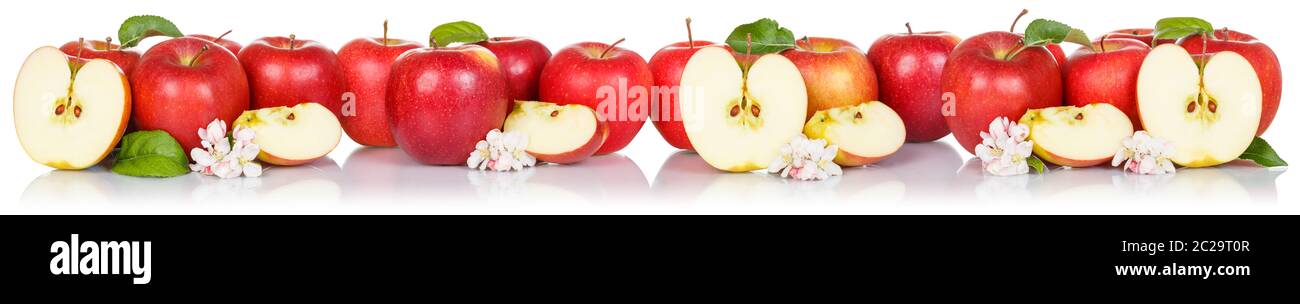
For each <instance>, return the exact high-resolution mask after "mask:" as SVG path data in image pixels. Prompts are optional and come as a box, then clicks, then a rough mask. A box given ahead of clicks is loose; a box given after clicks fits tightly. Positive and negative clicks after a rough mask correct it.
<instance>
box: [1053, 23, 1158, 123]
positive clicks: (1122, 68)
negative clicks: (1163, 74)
mask: <svg viewBox="0 0 1300 304" xmlns="http://www.w3.org/2000/svg"><path fill="white" fill-rule="evenodd" d="M1093 48H1095V49H1097V50H1098V51H1100V52H1094V51H1093V50H1092V49H1090V48H1086V47H1085V48H1079V49H1078V50H1076V51H1074V54H1072V55H1070V59H1069V60H1068V61H1066V64H1065V87H1064V89H1065V104H1066V105H1070V106H1078V107H1082V106H1085V105H1088V104H1093V103H1109V104H1111V105H1114V106H1115V107H1116V108H1119V110H1120V111H1122V112H1124V114H1125V115H1128V118H1129V120H1130V121H1132V122H1133V130H1142V120H1141V119H1140V116H1138V111H1137V110H1138V106H1137V76H1138V71H1139V70H1140V69H1141V68H1142V61H1143V60H1144V59H1146V57H1147V53H1150V52H1151V46H1149V45H1147V44H1146V43H1145V42H1142V41H1139V40H1135V39H1115V38H1107V39H1106V43H1105V45H1104V46H1103V45H1102V43H1101V41H1096V42H1093Z"/></svg>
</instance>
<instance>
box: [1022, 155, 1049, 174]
mask: <svg viewBox="0 0 1300 304" xmlns="http://www.w3.org/2000/svg"><path fill="white" fill-rule="evenodd" d="M1025 162H1026V163H1028V164H1029V168H1033V169H1034V172H1038V174H1043V170H1047V164H1044V163H1043V160H1041V159H1038V156H1037V155H1030V156H1029V158H1026V159H1025Z"/></svg>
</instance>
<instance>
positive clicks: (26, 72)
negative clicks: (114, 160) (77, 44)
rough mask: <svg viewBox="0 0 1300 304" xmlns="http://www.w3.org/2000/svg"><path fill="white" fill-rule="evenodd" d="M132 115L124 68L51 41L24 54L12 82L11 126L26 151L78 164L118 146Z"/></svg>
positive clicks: (65, 165)
mask: <svg viewBox="0 0 1300 304" xmlns="http://www.w3.org/2000/svg"><path fill="white" fill-rule="evenodd" d="M130 115H131V86H130V85H129V84H128V83H127V80H126V74H125V73H123V72H122V69H121V68H118V66H117V65H116V64H113V62H111V61H108V60H104V59H93V60H84V59H81V58H75V57H70V56H68V55H65V54H64V53H63V52H62V51H59V49H56V48H54V47H48V46H47V47H41V48H38V49H36V51H33V52H32V54H31V55H28V56H27V61H26V62H24V63H23V67H22V69H20V70H19V71H18V79H17V81H16V83H15V85H14V128H15V129H16V130H17V131H18V142H19V143H20V144H21V145H22V146H23V150H24V151H26V152H27V156H29V157H31V158H32V160H34V161H36V162H37V163H41V164H43V165H46V166H50V167H53V168H57V169H71V170H80V169H85V168H88V167H91V166H94V165H95V164H98V163H99V161H101V160H103V159H104V157H106V156H108V153H109V152H111V151H113V147H115V146H117V141H118V140H119V139H121V138H122V132H123V131H124V130H125V129H126V122H127V119H128V118H130Z"/></svg>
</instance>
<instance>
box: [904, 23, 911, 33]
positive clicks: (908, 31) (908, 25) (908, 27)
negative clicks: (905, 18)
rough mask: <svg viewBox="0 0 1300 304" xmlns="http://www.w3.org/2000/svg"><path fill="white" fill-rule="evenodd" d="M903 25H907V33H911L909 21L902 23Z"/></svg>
mask: <svg viewBox="0 0 1300 304" xmlns="http://www.w3.org/2000/svg"><path fill="white" fill-rule="evenodd" d="M903 26H906V27H907V34H908V35H912V23H911V22H908V23H903Z"/></svg>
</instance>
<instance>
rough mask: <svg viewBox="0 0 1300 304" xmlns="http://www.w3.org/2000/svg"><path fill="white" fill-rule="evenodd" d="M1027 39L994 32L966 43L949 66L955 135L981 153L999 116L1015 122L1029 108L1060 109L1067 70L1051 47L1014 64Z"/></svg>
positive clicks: (946, 79)
mask: <svg viewBox="0 0 1300 304" xmlns="http://www.w3.org/2000/svg"><path fill="white" fill-rule="evenodd" d="M1021 40H1022V38H1021V36H1020V35H1019V34H1014V33H1010V32H988V33H984V34H979V35H975V36H973V37H970V38H968V39H966V40H965V41H962V42H961V43H960V44H958V45H957V47H956V48H954V49H953V51H952V54H951V55H949V56H948V63H947V64H945V65H944V67H943V78H942V80H941V88H942V90H943V92H950V93H952V94H953V100H952V102H953V104H954V107H953V110H954V111H955V113H948V114H954V115H945V116H944V119H945V121H947V123H948V128H949V129H951V130H952V134H953V137H954V138H956V139H957V142H958V143H960V144H961V146H962V148H965V149H966V151H967V152H971V153H972V154H974V153H975V146H976V145H978V144H979V143H980V136H979V133H980V131H985V132H987V131H988V127H989V123H990V122H992V121H993V119H995V118H998V117H1007V118H1009V119H1012V120H1015V119H1017V118H1018V117H1021V116H1024V115H1025V111H1026V110H1029V109H1036V108H1045V107H1053V106H1059V105H1061V104H1062V102H1061V97H1062V95H1063V93H1062V90H1061V71H1060V68H1059V67H1057V64H1056V59H1054V58H1053V55H1052V53H1051V51H1048V50H1047V49H1046V48H1028V49H1025V50H1024V51H1022V52H1020V54H1019V55H1017V56H1016V57H1014V58H1012V59H1011V60H1007V59H1005V57H1006V55H1007V54H1010V53H1011V52H1013V51H1015V50H1016V49H1017V48H1019V47H1020V43H1021Z"/></svg>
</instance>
